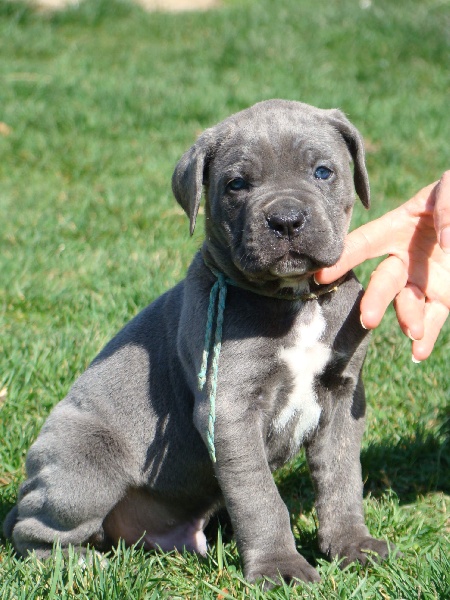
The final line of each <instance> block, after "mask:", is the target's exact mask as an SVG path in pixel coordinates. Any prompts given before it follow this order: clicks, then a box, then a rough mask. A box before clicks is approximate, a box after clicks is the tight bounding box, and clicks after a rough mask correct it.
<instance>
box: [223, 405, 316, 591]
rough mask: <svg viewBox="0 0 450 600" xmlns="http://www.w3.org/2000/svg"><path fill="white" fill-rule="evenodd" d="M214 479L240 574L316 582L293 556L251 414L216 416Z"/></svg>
mask: <svg viewBox="0 0 450 600" xmlns="http://www.w3.org/2000/svg"><path fill="white" fill-rule="evenodd" d="M215 449H216V460H217V462H216V464H215V468H216V475H217V478H218V480H219V484H220V487H221V490H222V493H223V496H224V499H225V503H226V507H227V509H228V512H229V514H230V517H231V520H232V523H233V528H234V532H235V535H236V540H237V544H238V549H239V552H240V553H241V557H242V559H243V563H244V573H245V576H246V578H247V579H248V580H249V581H255V580H257V579H260V578H264V577H266V578H269V579H273V580H277V579H278V580H279V578H280V577H281V578H282V579H284V580H285V581H290V580H292V579H293V578H296V579H300V580H302V581H308V582H311V581H319V579H320V578H319V575H318V573H317V571H316V570H315V569H314V568H313V567H311V565H309V564H308V562H307V561H306V560H305V559H304V558H303V557H302V556H301V555H300V554H299V553H298V552H297V550H296V548H295V542H294V537H293V534H292V531H291V527H290V520H289V514H288V511H287V508H286V506H285V504H284V503H283V501H282V499H281V498H280V495H279V493H278V490H277V488H276V485H275V482H274V480H273V477H272V474H271V472H270V469H269V466H268V463H267V458H266V453H265V449H264V444H263V438H262V432H261V426H260V424H259V422H258V416H257V414H256V413H255V412H254V411H251V410H247V411H245V412H244V413H243V414H241V415H240V416H238V415H231V416H230V412H228V413H227V414H220V413H219V414H218V415H217V420H216V427H215Z"/></svg>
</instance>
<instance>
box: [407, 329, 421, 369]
mask: <svg viewBox="0 0 450 600" xmlns="http://www.w3.org/2000/svg"><path fill="white" fill-rule="evenodd" d="M408 337H409V339H410V340H412V341H413V342H417V341H418V340H417V339H416V338H415V337H413V336H412V335H411V332H410V330H409V329H408ZM419 362H420V361H419Z"/></svg>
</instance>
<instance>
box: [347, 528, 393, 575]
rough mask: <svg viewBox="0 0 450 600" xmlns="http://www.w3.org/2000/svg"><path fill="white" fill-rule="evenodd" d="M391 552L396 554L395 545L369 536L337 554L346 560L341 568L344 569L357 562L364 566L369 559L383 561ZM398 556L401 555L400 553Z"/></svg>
mask: <svg viewBox="0 0 450 600" xmlns="http://www.w3.org/2000/svg"><path fill="white" fill-rule="evenodd" d="M389 552H391V553H393V552H395V546H394V544H388V543H387V542H385V541H384V540H377V539H375V538H373V537H370V536H367V537H364V538H362V539H358V540H354V541H352V542H349V543H347V544H345V545H344V546H343V547H342V548H341V549H340V550H339V551H338V552H337V553H336V554H337V556H338V557H339V558H343V559H344V560H343V561H342V562H341V564H340V566H341V568H344V567H346V566H347V565H349V564H350V563H352V562H355V561H358V562H360V563H361V564H363V565H364V564H366V562H367V561H368V559H369V557H372V558H373V559H374V560H376V561H378V562H379V561H382V560H384V559H385V558H387V557H388V556H389ZM396 554H397V556H398V555H399V553H398V552H397V553H396Z"/></svg>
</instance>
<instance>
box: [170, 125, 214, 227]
mask: <svg viewBox="0 0 450 600" xmlns="http://www.w3.org/2000/svg"><path fill="white" fill-rule="evenodd" d="M210 132H211V130H209V129H208V130H206V131H205V132H204V133H203V134H202V135H201V136H200V137H199V138H198V140H197V142H196V143H195V144H194V145H193V146H192V148H190V149H189V150H188V151H187V152H185V153H184V154H183V156H182V157H181V158H180V160H179V162H178V164H177V166H176V167H175V171H174V172H173V175H172V191H173V193H174V196H175V198H176V200H177V202H178V203H179V204H180V205H181V207H182V208H183V210H184V212H185V213H186V214H187V216H188V217H189V221H190V233H191V235H192V234H193V233H194V229H195V222H196V220H197V214H198V209H199V207H200V200H201V197H202V192H203V178H204V173H205V169H206V167H207V163H208V160H209V159H210V157H211V153H212V137H213V136H212V135H211V133H210Z"/></svg>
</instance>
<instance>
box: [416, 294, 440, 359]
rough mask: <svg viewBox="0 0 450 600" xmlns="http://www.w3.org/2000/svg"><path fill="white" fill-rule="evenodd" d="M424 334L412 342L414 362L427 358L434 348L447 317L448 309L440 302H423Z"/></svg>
mask: <svg viewBox="0 0 450 600" xmlns="http://www.w3.org/2000/svg"><path fill="white" fill-rule="evenodd" d="M424 312H425V318H424V335H423V338H422V339H421V340H418V341H415V342H413V343H412V356H413V361H414V362H420V361H422V360H425V359H426V358H428V357H429V356H430V354H431V352H432V350H433V348H434V344H435V343H436V340H437V338H438V335H439V332H440V331H441V329H442V327H443V325H444V323H445V321H446V319H447V317H448V314H449V310H448V308H447V307H446V306H444V305H443V304H441V303H440V302H429V301H427V302H426V304H425V311H424Z"/></svg>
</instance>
